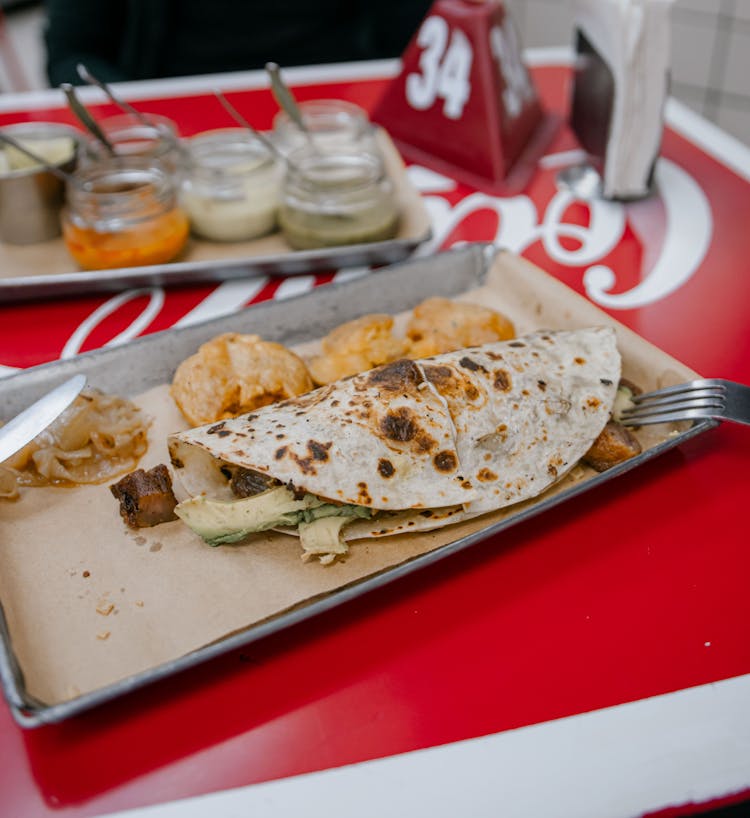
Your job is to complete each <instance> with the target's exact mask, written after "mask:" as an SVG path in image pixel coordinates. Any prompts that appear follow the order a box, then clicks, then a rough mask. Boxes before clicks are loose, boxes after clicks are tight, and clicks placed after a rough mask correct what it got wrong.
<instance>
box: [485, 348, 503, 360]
mask: <svg viewBox="0 0 750 818" xmlns="http://www.w3.org/2000/svg"><path fill="white" fill-rule="evenodd" d="M484 354H485V355H486V356H487V357H488V358H489V359H490V360H491V361H502V360H503V356H502V355H501V354H500V353H499V352H493V351H492V350H488V351H487V352H485V353H484Z"/></svg>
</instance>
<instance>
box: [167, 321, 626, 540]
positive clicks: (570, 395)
mask: <svg viewBox="0 0 750 818" xmlns="http://www.w3.org/2000/svg"><path fill="white" fill-rule="evenodd" d="M620 366H621V362H620V355H619V353H618V351H617V347H616V343H615V334H614V331H613V330H612V329H610V328H607V327H595V328H588V329H582V330H573V331H556V332H551V331H550V332H538V333H534V334H532V335H526V336H523V337H521V338H518V339H516V340H513V341H504V342H498V343H492V344H487V345H485V346H481V347H473V348H470V349H463V350H459V351H457V352H450V353H446V354H443V355H436V356H433V357H431V358H424V359H419V360H415V361H412V360H408V359H404V360H399V361H396V362H394V363H392V364H387V365H385V366H382V367H379V368H377V369H374V370H371V371H369V372H365V373H362V374H360V375H356V376H354V377H352V378H348V379H345V380H343V381H339V382H337V383H334V384H330V385H328V386H325V387H322V388H320V389H317V390H315V391H313V392H310V393H308V394H306V395H303V396H301V397H298V398H294V399H291V400H287V401H284V402H283V403H278V404H273V405H270V406H266V407H263V408H261V409H259V410H256V411H255V412H253V413H251V414H248V415H244V416H241V417H238V418H234V419H231V420H226V421H222V422H220V423H215V424H211V425H207V426H202V427H199V428H196V429H191V430H188V431H186V432H181V433H178V434H175V435H172V436H171V437H170V439H169V441H168V443H169V450H170V455H171V458H172V464H173V466H174V468H175V473H176V475H177V476H178V478H179V480H180V482H181V483H182V485H183V487H184V488H185V490H186V492H187V493H188V494H189V495H190V496H195V495H201V496H205V497H211V498H216V499H218V500H224V501H232V500H233V494H232V490H231V488H230V479H229V478H230V476H231V473H232V472H231V469H235V468H238V467H239V468H241V469H248V470H251V471H253V472H257V473H260V474H261V475H264V476H265V477H266V478H273V479H274V481H278V484H279V485H287V486H289V488H290V490H291V491H292V492H293V494H294V495H295V496H297V497H300V496H302V495H303V494H305V495H314V496H315V497H316V498H320V499H321V500H323V501H325V502H326V503H328V504H333V505H341V506H345V507H348V508H349V509H350V510H351V508H354V509H355V511H357V510H361V511H362V512H363V516H364V518H361V517H360V516H359V515H354V516H352V517H351V518H350V519H349V520H348V521H347V522H346V525H342V528H341V539H342V540H343V539H346V540H352V539H357V538H361V537H374V536H384V535H387V534H395V533H399V532H401V531H405V530H409V531H419V530H429V529H433V528H438V527H442V526H444V525H447V524H450V523H452V522H457V521H458V520H463V519H467V518H468V517H473V516H477V515H479V514H483V513H486V512H488V511H492V510H495V509H499V508H502V507H504V506H507V505H510V504H512V503H517V502H520V501H522V500H526V499H529V498H532V497H535V496H536V495H538V494H540V493H541V492H542V491H544V490H545V489H546V488H548V487H549V486H550V485H551V484H553V483H554V482H556V481H557V480H559V479H560V478H561V477H563V476H564V475H565V474H566V473H567V472H568V471H569V470H570V469H571V468H572V467H573V466H575V464H576V463H577V462H578V461H579V460H580V458H581V457H582V456H583V455H584V454H585V453H586V452H587V451H588V449H589V448H590V447H591V445H592V443H593V442H594V440H595V439H596V437H597V436H598V435H599V433H600V432H601V430H602V429H603V428H604V425H605V424H606V423H607V421H608V419H609V417H610V412H611V409H612V406H613V403H614V399H615V394H616V391H617V385H618V382H619V379H620ZM229 467H231V468H229ZM327 507H330V505H329V506H327ZM178 513H179V506H178ZM333 513H335V511H334V512H333ZM365 513H366V515H365Z"/></svg>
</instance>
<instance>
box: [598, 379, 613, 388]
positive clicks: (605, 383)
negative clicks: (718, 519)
mask: <svg viewBox="0 0 750 818" xmlns="http://www.w3.org/2000/svg"><path fill="white" fill-rule="evenodd" d="M599 383H601V384H602V385H604V386H612V381H611V380H609V378H599Z"/></svg>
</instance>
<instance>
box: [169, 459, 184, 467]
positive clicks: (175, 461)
mask: <svg viewBox="0 0 750 818" xmlns="http://www.w3.org/2000/svg"><path fill="white" fill-rule="evenodd" d="M169 459H170V462H171V463H172V465H173V466H174V467H175V468H176V469H184V468H185V464H184V463H183V462H182V460H180V458H179V457H170V458H169Z"/></svg>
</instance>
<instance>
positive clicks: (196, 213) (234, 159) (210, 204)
mask: <svg viewBox="0 0 750 818" xmlns="http://www.w3.org/2000/svg"><path fill="white" fill-rule="evenodd" d="M186 148H187V164H186V168H185V173H184V178H183V180H182V186H181V191H180V203H181V205H182V207H183V209H184V210H185V212H186V213H187V216H188V218H189V219H190V226H191V229H192V231H193V233H195V235H197V236H201V237H202V238H204V239H211V240H214V241H244V240H248V239H254V238H258V237H259V236H263V235H265V234H266V233H270V232H271V231H272V230H274V229H275V228H276V216H277V213H278V207H279V195H280V192H281V179H282V176H283V168H282V166H281V163H280V162H279V161H278V160H277V159H276V157H275V156H274V155H273V154H272V153H271V152H270V151H269V150H268V148H267V147H266V146H265V145H264V144H263V143H262V142H261V141H260V140H259V139H256V138H255V137H254V136H253V135H252V134H251V133H250V132H248V131H247V130H244V129H229V130H224V131H215V132H209V133H205V134H200V135H199V136H195V137H193V138H192V139H190V140H188V142H187V145H186Z"/></svg>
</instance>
